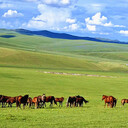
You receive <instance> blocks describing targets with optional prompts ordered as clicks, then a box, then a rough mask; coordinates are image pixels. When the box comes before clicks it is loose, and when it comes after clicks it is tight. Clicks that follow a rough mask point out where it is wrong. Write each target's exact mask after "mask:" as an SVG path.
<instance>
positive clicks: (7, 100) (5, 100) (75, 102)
mask: <svg viewBox="0 0 128 128" xmlns="http://www.w3.org/2000/svg"><path fill="white" fill-rule="evenodd" d="M63 101H64V97H60V98H55V97H54V96H46V95H45V94H43V95H40V96H37V97H34V98H33V99H32V98H31V97H29V95H24V96H21V95H20V96H16V97H10V96H5V95H0V103H1V104H2V107H6V105H7V104H8V107H12V104H13V103H16V107H17V108H18V107H19V108H21V104H23V109H24V108H25V106H26V105H29V107H33V106H35V109H36V108H42V107H43V108H44V107H46V103H47V102H49V103H50V107H52V106H53V103H54V104H56V105H57V102H58V103H59V107H62V103H63ZM83 102H84V103H85V104H86V103H88V101H87V100H85V99H84V98H83V97H82V96H79V95H78V96H69V97H68V99H67V102H66V106H67V107H68V106H70V107H73V106H76V107H78V106H80V107H81V106H83Z"/></svg>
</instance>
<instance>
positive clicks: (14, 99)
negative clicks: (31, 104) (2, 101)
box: [6, 97, 16, 107]
mask: <svg viewBox="0 0 128 128" xmlns="http://www.w3.org/2000/svg"><path fill="white" fill-rule="evenodd" d="M15 102H16V97H10V98H8V99H7V101H6V103H8V107H9V106H10V107H12V104H13V103H15Z"/></svg>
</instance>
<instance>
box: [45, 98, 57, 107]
mask: <svg viewBox="0 0 128 128" xmlns="http://www.w3.org/2000/svg"><path fill="white" fill-rule="evenodd" d="M45 102H50V107H52V106H53V102H54V103H55V104H56V105H57V103H56V101H55V97H54V96H47V97H46V98H45ZM45 107H46V104H45Z"/></svg>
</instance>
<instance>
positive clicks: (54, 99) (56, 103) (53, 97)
mask: <svg viewBox="0 0 128 128" xmlns="http://www.w3.org/2000/svg"><path fill="white" fill-rule="evenodd" d="M53 100H54V104H56V105H57V103H56V100H55V97H53Z"/></svg>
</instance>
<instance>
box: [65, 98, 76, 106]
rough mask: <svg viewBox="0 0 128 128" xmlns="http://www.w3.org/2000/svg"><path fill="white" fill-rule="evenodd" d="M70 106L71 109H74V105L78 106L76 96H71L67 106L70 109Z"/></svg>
mask: <svg viewBox="0 0 128 128" xmlns="http://www.w3.org/2000/svg"><path fill="white" fill-rule="evenodd" d="M69 104H70V107H72V106H73V104H74V105H75V104H76V96H69V97H68V99H67V102H66V106H67V107H69Z"/></svg>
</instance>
